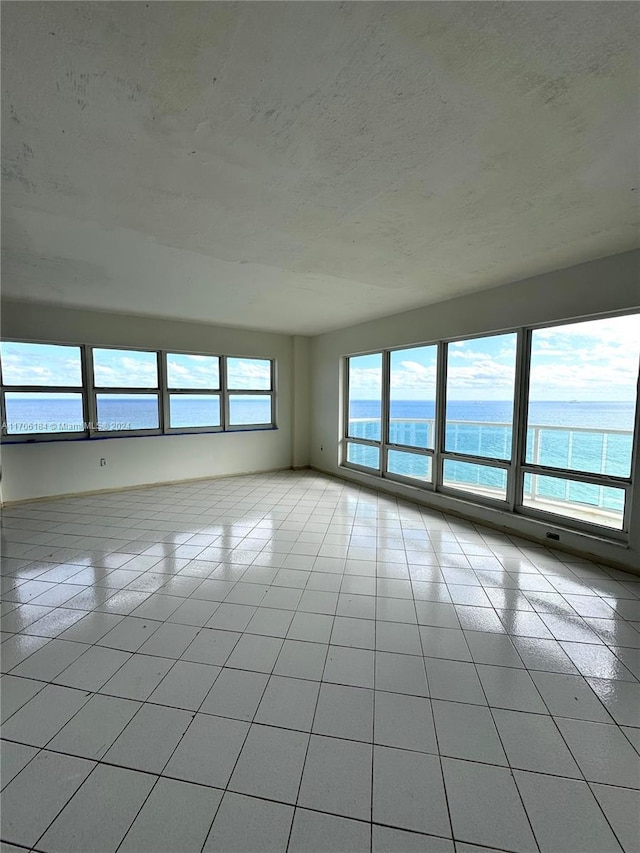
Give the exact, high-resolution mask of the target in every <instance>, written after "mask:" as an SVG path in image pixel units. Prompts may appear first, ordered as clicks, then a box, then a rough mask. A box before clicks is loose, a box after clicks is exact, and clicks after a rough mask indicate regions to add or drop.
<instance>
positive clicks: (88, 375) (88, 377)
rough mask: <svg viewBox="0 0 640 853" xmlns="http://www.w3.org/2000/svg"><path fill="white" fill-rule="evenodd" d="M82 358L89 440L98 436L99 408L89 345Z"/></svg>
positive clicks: (82, 349)
mask: <svg viewBox="0 0 640 853" xmlns="http://www.w3.org/2000/svg"><path fill="white" fill-rule="evenodd" d="M81 358H82V389H83V397H84V411H85V417H86V419H87V433H88V435H89V438H92V437H93V436H94V435H96V434H97V432H98V429H97V426H98V424H97V420H98V414H97V411H98V407H97V403H96V394H95V386H94V379H93V349H92V347H90V346H89V345H88V344H85V345H84V346H83V347H81Z"/></svg>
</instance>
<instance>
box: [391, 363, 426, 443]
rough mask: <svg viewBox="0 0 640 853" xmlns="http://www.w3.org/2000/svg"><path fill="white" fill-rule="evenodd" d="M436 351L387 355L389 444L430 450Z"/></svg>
mask: <svg viewBox="0 0 640 853" xmlns="http://www.w3.org/2000/svg"><path fill="white" fill-rule="evenodd" d="M437 360H438V348H437V347H435V346H431V347H413V348H412V349H405V350H395V351H394V352H392V353H391V354H390V376H389V406H390V411H389V444H400V445H404V446H405V447H420V448H424V449H427V448H430V449H431V450H433V446H434V435H435V423H436V421H435V418H436V381H437V375H436V368H437Z"/></svg>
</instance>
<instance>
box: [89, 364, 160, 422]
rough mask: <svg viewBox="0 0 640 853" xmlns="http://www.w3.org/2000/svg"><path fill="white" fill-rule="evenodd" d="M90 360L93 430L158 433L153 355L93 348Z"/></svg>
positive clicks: (156, 387)
mask: <svg viewBox="0 0 640 853" xmlns="http://www.w3.org/2000/svg"><path fill="white" fill-rule="evenodd" d="M92 356H93V385H94V389H95V391H96V394H95V401H96V425H95V426H96V430H97V431H98V432H140V431H149V430H158V429H159V428H160V394H159V387H158V355H157V353H155V352H144V351H141V350H121V349H96V348H94V349H93V350H92ZM132 388H135V389H144V392H142V391H140V392H135V393H132V392H131V389H132ZM106 389H108V390H106Z"/></svg>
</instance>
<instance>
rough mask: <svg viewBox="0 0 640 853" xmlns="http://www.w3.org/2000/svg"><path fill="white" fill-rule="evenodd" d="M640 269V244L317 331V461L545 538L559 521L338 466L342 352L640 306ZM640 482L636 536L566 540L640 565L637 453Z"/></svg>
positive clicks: (314, 400)
mask: <svg viewBox="0 0 640 853" xmlns="http://www.w3.org/2000/svg"><path fill="white" fill-rule="evenodd" d="M639 272H640V252H639V251H636V252H626V253H624V254H621V255H615V256H612V257H609V258H603V259H600V260H597V261H593V262H590V263H587V264H580V265H578V266H575V267H570V268H568V269H564V270H558V271H556V272H553V273H549V274H547V275H543V276H538V277H536V278H531V279H527V280H525V281H520V282H516V283H514V284H509V285H505V286H502V287H498V288H494V289H492V290H488V291H483V292H479V293H476V294H471V295H469V296H464V297H460V298H457V299H452V300H449V301H447V302H441V303H438V304H436V305H430V306H427V307H425V308H421V309H418V310H415V311H410V312H406V313H402V314H396V315H394V316H392V317H386V318H384V319H380V320H374V321H371V322H368V323H362V324H360V325H357V326H350V327H349V328H345V329H340V330H338V331H335V332H330V333H328V334H325V335H319V336H317V337H315V338H313V339H312V341H311V387H312V394H311V412H312V419H311V455H310V459H311V465H312V466H313V467H315V468H318V469H320V470H322V471H326V472H328V473H332V474H340V476H344V477H347V478H349V479H352V480H355V481H357V482H360V483H363V484H367V485H369V486H372V487H374V488H381V489H384V490H387V491H390V492H392V493H394V494H397V495H403V496H407V497H413V498H415V499H418V500H422V501H423V502H425V503H428V504H430V505H432V506H437V507H439V508H441V509H452V510H455V511H457V512H463V513H465V514H466V515H467V516H468V517H471V518H474V519H476V520H478V521H488V522H491V523H493V524H497V525H499V526H503V527H505V528H508V529H511V530H514V531H516V532H520V533H524V534H527V535H529V536H535V537H539V538H544V536H545V533H546V531H547V530H550V529H552V525H548V524H543V523H539V522H535V521H532V520H528V519H523V518H521V517H514V516H513V515H511V514H509V513H505V512H501V511H499V510H495V509H487V508H485V507H478V506H476V505H473V504H471V503H469V502H467V501H461V500H458V499H454V498H448V497H445V496H443V495H434V494H432V493H429V492H424V491H420V490H418V489H415V488H411V487H404V486H400V485H398V484H395V483H390V482H389V481H383V480H381V479H378V478H377V477H371V476H367V475H366V474H359V473H356V472H353V471H349V470H348V469H345V468H339V466H338V447H339V437H340V431H341V427H340V406H341V399H342V398H341V393H340V381H341V379H340V373H341V371H340V363H341V358H342V357H343V356H345V355H348V354H351V353H357V352H366V351H368V350H375V349H378V348H385V347H397V346H403V345H405V344H406V345H410V344H417V343H421V342H428V341H432V340H437V339H439V338H443V337H454V336H464V335H473V334H481V333H483V332H492V331H498V330H502V329H511V328H515V327H517V326H521V325H529V324H536V323H546V322H553V321H557V320H564V319H571V318H575V317H586V316H589V315H594V314H599V313H603V312H613V311H621V310H626V309H630V308H634V307H636V308H637V307H639V306H640V276H639ZM322 448H324V449H322ZM638 457H640V454H638ZM635 483H636V488H635V494H634V500H633V508H632V535H633V538H632V540H631V541H630V543H629V547H628V548H627V547H624V548H623V547H621V546H619V545H613V544H611V543H607V542H602V541H600V540H597V539H595V538H593V537H587V536H584V535H581V534H578V533H566V532H564V531H563V532H561V542H562V543H563V544H564V545H565V547H569V548H572V549H576V550H578V551H580V552H582V553H585V554H587V553H588V554H590V555H595V556H599V557H601V558H603V559H608V560H611V561H615V562H617V563H619V564H623V565H625V566H628V567H630V568H637V569H639V570H640V458H636V461H635Z"/></svg>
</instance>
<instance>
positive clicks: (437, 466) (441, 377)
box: [431, 341, 447, 490]
mask: <svg viewBox="0 0 640 853" xmlns="http://www.w3.org/2000/svg"><path fill="white" fill-rule="evenodd" d="M446 394H447V344H446V343H444V342H443V341H440V343H439V344H438V370H437V375H436V413H435V422H434V436H433V471H432V475H431V476H432V480H433V488H434V489H435V490H437V489H439V488H440V486H441V485H442V476H443V471H442V465H443V463H442V452H443V450H444V440H445V418H446Z"/></svg>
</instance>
